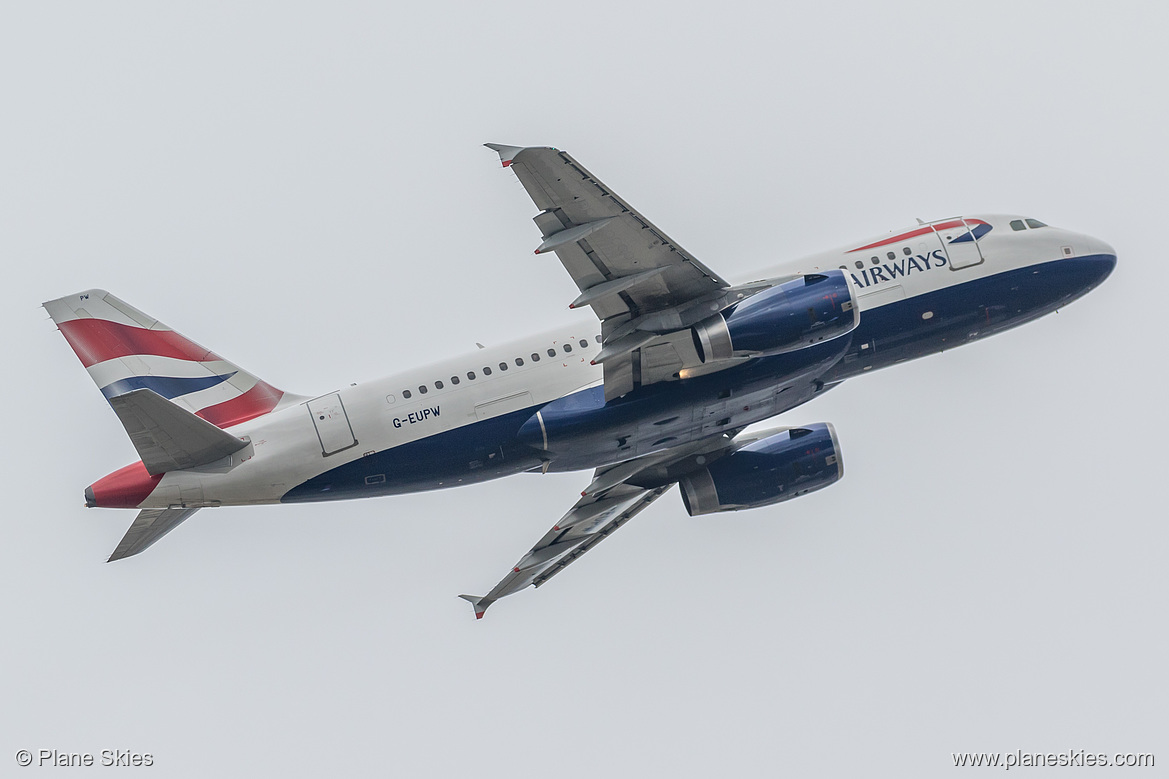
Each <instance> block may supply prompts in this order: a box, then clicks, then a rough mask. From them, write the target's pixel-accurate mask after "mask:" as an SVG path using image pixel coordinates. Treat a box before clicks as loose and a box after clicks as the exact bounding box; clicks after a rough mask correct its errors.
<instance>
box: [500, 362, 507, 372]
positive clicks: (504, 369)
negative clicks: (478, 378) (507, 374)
mask: <svg viewBox="0 0 1169 779" xmlns="http://www.w3.org/2000/svg"><path fill="white" fill-rule="evenodd" d="M499 369H500V370H501V371H506V370H507V363H505V362H501V363H500V364H499Z"/></svg>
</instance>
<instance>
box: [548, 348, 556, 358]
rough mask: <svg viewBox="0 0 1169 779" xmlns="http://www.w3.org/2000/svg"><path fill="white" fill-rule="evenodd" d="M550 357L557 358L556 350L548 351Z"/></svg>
mask: <svg viewBox="0 0 1169 779" xmlns="http://www.w3.org/2000/svg"><path fill="white" fill-rule="evenodd" d="M548 356H549V357H555V356H556V350H555V349H549V350H548Z"/></svg>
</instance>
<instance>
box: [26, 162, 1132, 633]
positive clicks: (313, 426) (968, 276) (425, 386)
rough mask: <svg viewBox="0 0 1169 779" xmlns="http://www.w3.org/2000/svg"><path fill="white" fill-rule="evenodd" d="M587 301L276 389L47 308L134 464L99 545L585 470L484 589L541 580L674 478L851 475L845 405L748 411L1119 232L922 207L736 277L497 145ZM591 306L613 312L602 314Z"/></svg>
mask: <svg viewBox="0 0 1169 779" xmlns="http://www.w3.org/2000/svg"><path fill="white" fill-rule="evenodd" d="M486 146H487V147H488V148H490V149H492V150H493V151H495V152H497V153H498V154H499V158H500V160H501V162H502V163H503V166H504V167H505V168H509V169H510V170H511V171H512V172H513V173H514V174H515V175H516V177H517V178H518V179H519V181H520V183H521V184H522V185H523V187H524V189H525V190H526V191H527V193H528V195H529V196H530V197H531V199H532V201H533V202H534V204H535V206H536V207H537V209H539V213H538V214H537V215H536V216H535V217H534V221H535V223H536V226H537V227H538V228H539V230H540V234H541V242H540V244H539V245H538V246H537V247H536V250H535V253H536V254H537V255H541V254H546V253H554V254H555V255H556V256H557V258H558V259H559V260H560V262H561V263H562V264H563V266H564V268H565V270H567V271H568V274H569V275H570V276H571V278H572V280H573V282H575V284H576V287H577V289H578V292H579V294H578V295H577V297H576V298H575V299H574V300H572V302H571V303H570V305H569V307H570V308H574V309H576V308H591V309H592V313H593V314H594V315H595V316H596V320H594V319H592V318H591V317H590V318H589V319H588V320H587V321H586V320H585V319H583V318H582V319H580V320H579V321H577V322H574V323H573V324H571V325H569V326H563V327H559V328H557V329H554V330H550V331H547V332H543V333H540V334H537V335H533V336H529V337H526V338H521V339H519V340H516V341H514V342H511V343H508V344H505V345H502V346H495V347H491V348H485V349H481V350H479V351H475V352H472V353H470V354H467V355H466V356H463V357H459V358H456V359H452V360H446V361H443V362H440V363H437V364H434V365H429V366H426V367H423V368H418V369H415V370H409V371H405V372H403V373H398V374H396V375H393V376H389V377H387V378H383V379H378V380H376V381H371V382H367V383H361V384H353V385H348V386H344V387H340V388H338V389H335V390H333V391H331V392H328V393H326V394H324V395H320V396H316V397H310V396H305V395H297V394H293V393H290V392H285V391H283V390H280V389H277V388H276V387H274V386H272V385H270V384H268V383H267V382H265V381H263V380H261V379H260V378H258V377H257V376H255V375H254V374H252V373H249V372H248V371H247V370H245V369H243V368H242V367H240V366H239V365H236V364H235V363H233V362H231V361H230V360H226V359H224V358H222V357H220V356H219V355H218V354H216V353H214V352H211V351H209V350H208V349H206V348H204V347H202V346H199V345H197V344H196V343H195V342H194V341H191V340H189V339H187V338H186V337H184V336H182V335H180V334H179V333H177V332H175V331H174V330H172V329H170V328H169V327H167V326H166V325H164V324H162V323H161V322H159V321H158V320H156V319H154V318H153V317H151V316H148V315H147V314H144V313H143V312H141V311H139V310H138V309H136V308H134V307H133V306H130V305H129V304H127V303H125V302H123V301H122V300H120V299H118V298H117V297H115V296H114V295H111V294H110V293H108V292H105V291H103V290H98V289H93V290H89V291H86V292H81V293H77V294H74V295H68V296H66V297H62V298H58V299H56V300H52V301H49V302H46V303H44V307H45V309H46V310H47V311H48V313H49V315H50V317H51V318H52V319H53V321H54V322H55V323H56V325H57V327H58V329H59V330H60V331H61V333H62V334H63V335H64V336H65V339H66V341H67V342H68V343H69V345H70V346H71V347H72V348H73V351H74V352H75V353H76V355H77V357H78V358H80V360H81V362H82V364H83V365H84V366H85V368H86V369H87V370H88V371H89V374H90V376H91V377H92V378H93V380H94V382H95V383H96V384H97V386H98V387H99V388H100V389H101V392H102V394H103V395H104V396H105V398H106V400H107V401H108V402H109V404H110V406H111V407H113V410H114V412H115V413H116V414H117V416H118V419H119V420H120V421H121V423H122V425H123V426H124V427H125V429H126V433H127V434H128V435H129V436H130V440H131V442H132V443H133V445H134V447H135V449H136V450H137V452H138V455H139V457H140V460H139V461H137V462H134V463H132V464H130V465H127V466H126V467H124V468H121V469H119V470H116V471H114V472H113V473H111V474H109V475H107V476H105V477H103V478H101V479H99V480H97V481H96V482H94V483H93V484H92V485H90V486H89V487H88V488H86V490H85V504H86V506H88V507H102V508H129V509H136V510H138V514H137V516H136V518H135V520H134V522H133V524H132V525H131V526H130V528H129V530H128V531H127V532H126V534H125V536H124V538H123V539H122V540H121V542H120V543H119V544H118V546H117V548H116V549H115V550H114V552H113V554H112V555H111V556H110V558H109V560H111V561H112V560H118V559H122V558H125V557H130V556H132V555H136V554H138V553H140V552H142V551H143V550H145V549H146V548H148V547H149V546H150V545H152V544H153V543H155V542H156V541H158V540H159V539H160V538H162V537H163V536H164V535H166V534H167V533H169V532H170V531H171V530H173V529H174V528H175V527H176V526H178V525H179V524H180V523H181V522H183V521H184V520H186V519H187V518H189V517H190V516H191V515H192V514H194V513H195V512H196V511H198V510H199V509H201V508H209V507H217V506H242V505H257V504H273V503H302V502H312V501H329V500H347V499H350V498H368V497H377V496H384V495H397V494H403V493H410V492H419V491H424V490H433V489H439V488H446V487H456V486H462V485H469V484H475V483H478V482H483V481H486V480H489V479H497V478H500V477H503V476H510V475H512V474H517V473H525V472H535V473H548V472H563V471H578V470H584V471H588V470H591V471H592V478H591V479H590V480H589V482H588V483H587V484H586V485H584V489H583V490H582V492H581V495H580V499H579V500H577V501H576V503H575V504H574V505H573V506H572V507H571V508H570V509H569V510H568V512H567V513H566V514H565V515H564V516H563V517H561V518H560V519H559V520H557V521H556V522H555V523H554V524H553V526H552V528H551V529H550V530H548V532H547V533H545V534H544V535H543V536H542V537H541V538H540V539H539V541H537V542H536V544H535V545H534V546H533V547H532V548H531V550H530V551H528V552H527V553H526V554H525V555H524V556H523V557H522V558H521V559H520V560H519V561H518V562H517V563H516V564H515V565H513V566H512V567H511V568H510V569H509V570H508V571H507V573H506V574H505V575H504V577H503V578H502V579H501V580H500V581H499V583H498V584H496V585H495V586H494V587H493V588H492V589H491V590H489V591H488V592H487V593H486V594H485V595H481V596H474V595H461V596H460V597H461V598H464V599H466V600H468V601H470V603H471V605H472V606H473V607H474V612H475V617H476V618H477V619H478V618H481V617H482V616H483V615H484V613H485V612H486V610H487V608H488V607H489V606H490V605H491V604H493V603H494V602H495V601H497V600H499V599H500V598H502V597H505V596H507V595H511V594H513V593H516V592H519V591H520V590H523V589H525V588H527V587H528V586H536V587H539V586H541V585H543V584H544V583H546V582H547V581H548V580H549V579H551V578H552V577H553V576H555V575H556V574H558V573H560V572H561V571H563V570H564V569H565V568H566V567H567V566H568V565H570V564H571V563H573V562H574V561H576V560H578V559H579V558H580V557H581V556H582V555H584V554H585V553H586V552H588V551H589V550H590V549H592V548H593V547H594V546H595V545H596V544H598V543H600V542H601V541H602V540H604V539H605V538H608V537H609V536H610V535H611V534H612V533H613V532H614V531H615V530H617V529H618V528H620V527H621V526H622V525H624V524H625V523H626V522H628V521H629V520H630V519H632V518H633V517H634V516H635V515H637V514H638V513H639V512H641V511H642V510H643V509H645V508H646V507H647V506H648V505H650V504H651V503H652V502H654V501H655V500H657V499H658V498H660V497H661V496H662V495H663V494H665V493H666V492H667V491H669V490H670V489H671V488H672V487H674V485H678V487H679V491H680V493H681V497H682V503H683V506H684V508H685V510H686V511H687V513H689V514H690V515H691V516H701V515H705V514H711V513H716V512H724V511H738V510H742V509H750V508H757V507H762V506H770V505H773V504H777V503H780V502H782V501H786V500H791V499H793V498H796V497H799V496H801V495H806V494H808V493H810V492H813V491H815V490H820V489H823V488H825V487H827V486H829V485H831V484H834V483H835V482H837V481H839V480H840V479H841V477H842V476H843V475H844V460H843V455H842V452H841V447H840V441H839V439H838V437H837V432H836V430H835V429H834V428H833V426H832V425H831V424H829V423H822V422H821V423H815V424H803V425H798V426H791V427H779V428H773V429H768V430H764V431H762V432H750V431H746V428H748V427H749V426H751V425H755V424H756V423H759V422H763V421H764V420H767V419H768V418H770V417H773V416H776V415H778V414H782V413H784V412H787V411H790V410H791V409H794V408H795V407H797V406H799V405H801V404H803V403H806V402H808V401H809V400H812V399H813V398H815V397H817V396H818V395H820V394H821V393H823V392H826V391H828V390H830V389H832V388H833V387H835V386H837V385H839V384H840V383H841V382H843V381H845V380H846V379H850V378H853V377H856V376H860V375H862V374H865V373H869V372H871V371H874V370H878V369H880V368H885V367H888V366H891V365H895V364H897V363H900V362H903V361H905V360H911V359H915V358H918V357H923V356H925V355H929V354H935V353H938V352H941V351H944V350H946V349H952V348H955V347H958V346H962V345H964V344H968V343H971V342H973V341H977V340H980V339H982V338H986V337H987V336H990V335H994V334H996V333H999V332H1002V331H1004V330H1007V329H1010V328H1012V327H1016V326H1018V325H1021V324H1023V323H1025V322H1030V321H1031V320H1033V319H1036V318H1038V317H1040V316H1043V315H1044V314H1047V313H1049V312H1051V311H1054V310H1056V309H1058V308H1061V307H1063V306H1066V305H1067V304H1068V303H1069V302H1071V301H1072V300H1074V299H1076V298H1079V297H1080V296H1082V295H1084V294H1086V293H1087V292H1088V291H1090V290H1092V289H1093V288H1095V287H1096V286H1097V285H1099V284H1100V283H1101V282H1102V281H1104V279H1105V278H1107V277H1108V275H1109V274H1110V273H1111V272H1112V270H1113V268H1114V267H1115V266H1116V252H1115V250H1114V249H1113V248H1112V247H1111V246H1109V245H1108V244H1106V243H1104V242H1103V241H1100V240H1098V239H1096V238H1092V237H1089V236H1087V235H1081V234H1078V233H1074V232H1070V231H1067V230H1063V229H1059V228H1056V227H1050V226H1048V225H1046V224H1044V223H1042V222H1040V221H1038V220H1036V219H1032V218H1028V217H1022V216H1013V215H996V214H989V215H978V216H959V217H952V218H946V219H941V220H936V221H932V222H923V221H921V220H918V224H917V225H915V226H913V227H910V228H907V229H904V230H899V231H895V232H892V233H888V234H886V235H883V236H879V237H875V238H871V239H868V240H862V241H858V242H855V243H851V244H848V245H846V246H843V247H841V248H838V249H832V250H829V251H825V252H821V253H819V254H816V255H813V256H810V257H806V258H804V259H802V260H800V261H798V262H795V263H789V264H786V265H785V266H782V267H778V268H773V269H770V270H767V271H765V272H763V273H760V274H757V275H756V276H755V280H750V281H745V282H742V283H731V282H729V281H726V280H724V279H723V278H722V277H721V276H720V275H718V274H717V273H716V272H715V271H713V270H711V269H710V268H708V267H707V266H705V265H703V264H702V263H701V262H699V261H698V260H697V259H695V258H694V257H693V256H692V255H691V254H689V253H688V252H687V251H686V250H685V249H683V248H682V247H681V246H680V245H679V244H678V243H677V242H675V241H674V240H673V239H671V238H669V237H668V236H667V235H666V234H665V233H664V232H663V231H662V230H660V229H659V228H658V227H656V226H655V225H654V224H653V223H651V222H650V221H649V220H648V219H646V218H645V217H644V216H642V215H641V213H639V212H638V211H636V210H634V209H633V208H632V207H631V206H630V205H628V204H627V203H626V202H625V201H624V200H622V199H621V198H620V197H618V196H617V195H616V194H615V193H614V192H613V191H612V190H611V189H609V187H607V186H605V185H604V184H603V183H601V181H600V180H599V179H597V178H596V177H595V176H593V175H592V174H591V173H589V172H588V171H587V170H586V169H585V168H584V167H583V166H581V165H580V163H578V162H577V161H576V160H575V159H573V158H572V157H571V156H569V155H568V154H567V153H565V152H563V151H560V150H558V149H554V148H549V147H517V146H505V145H501V144H486ZM597 321H599V327H598V326H597Z"/></svg>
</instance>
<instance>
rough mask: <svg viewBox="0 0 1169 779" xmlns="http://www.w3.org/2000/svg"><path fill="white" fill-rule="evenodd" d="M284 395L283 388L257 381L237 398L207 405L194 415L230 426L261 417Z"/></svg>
mask: <svg viewBox="0 0 1169 779" xmlns="http://www.w3.org/2000/svg"><path fill="white" fill-rule="evenodd" d="M282 397H284V392H283V390H278V389H276V388H275V387H273V386H272V385H271V384H269V383H268V382H266V381H257V382H256V386H254V387H252V388H251V389H250V390H248V391H247V392H245V393H244V394H242V395H240V396H239V397H238V398H232V399H231V400H225V401H223V402H222V403H217V404H215V405H214V406H208V407H207V408H205V409H203V410H202V411H196V412H195V416H200V417H203V419H206V420H207V421H208V422H210V423H211V424H213V425H215V426H216V427H231V426H232V425H238V424H239V423H240V422H247V421H248V420H249V419H255V418H256V417H262V416H264V415H265V414H267V413H268V412H269V411H271V410H272V409H274V408H276V404H277V403H279V402H280V398H282Z"/></svg>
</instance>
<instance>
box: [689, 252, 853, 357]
mask: <svg viewBox="0 0 1169 779" xmlns="http://www.w3.org/2000/svg"><path fill="white" fill-rule="evenodd" d="M859 322H860V309H859V308H857V305H856V300H855V299H854V298H853V294H852V286H851V284H849V281H848V278H847V276H845V274H844V271H842V270H839V269H835V270H830V271H825V272H824V273H817V274H811V275H807V276H804V277H803V278H801V279H796V280H794V281H788V282H784V283H783V284H778V285H776V286H774V287H771V288H770V289H767V290H764V291H763V292H759V293H757V294H755V295H752V296H751V297H749V298H747V299H746V300H744V301H743V302H742V303H738V304H736V305H734V306H732V307H731V308H728V309H727V310H726V311H723V312H721V313H718V314H715V315H714V316H712V317H709V318H707V319H704V320H702V321H701V322H699V323H698V324H696V325H694V327H693V328H691V333H692V335H693V338H694V348H695V349H697V350H698V357H699V359H701V360H702V362H703V363H706V362H711V361H714V360H725V359H728V358H730V357H732V356H734V354H735V353H736V352H738V353H749V354H752V355H768V354H782V353H783V352H790V351H794V350H796V349H803V348H804V347H806V346H812V345H813V344H817V343H820V342H821V341H827V340H830V339H832V338H838V337H840V336H842V335H845V334H847V333H850V332H852V331H853V329H855V328H856V326H857V324H858V323H859Z"/></svg>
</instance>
